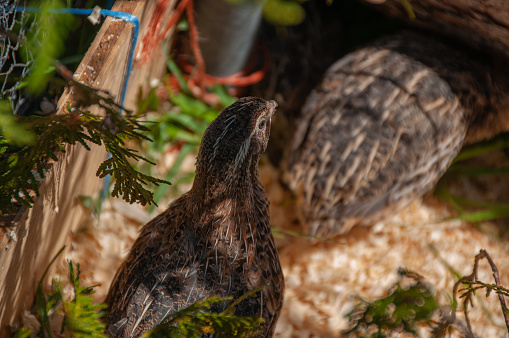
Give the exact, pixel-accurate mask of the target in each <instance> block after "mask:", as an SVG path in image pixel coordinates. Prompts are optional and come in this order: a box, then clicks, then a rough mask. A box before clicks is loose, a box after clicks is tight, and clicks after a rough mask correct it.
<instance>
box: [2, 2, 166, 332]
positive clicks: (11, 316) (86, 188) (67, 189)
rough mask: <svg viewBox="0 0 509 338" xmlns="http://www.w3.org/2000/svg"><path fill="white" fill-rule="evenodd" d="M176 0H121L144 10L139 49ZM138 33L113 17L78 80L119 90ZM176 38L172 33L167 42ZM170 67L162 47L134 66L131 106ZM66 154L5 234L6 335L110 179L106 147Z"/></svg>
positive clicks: (120, 6) (125, 6) (127, 8)
mask: <svg viewBox="0 0 509 338" xmlns="http://www.w3.org/2000/svg"><path fill="white" fill-rule="evenodd" d="M170 2H171V3H170ZM161 4H169V6H161ZM173 5H174V0H168V1H164V0H161V1H158V2H156V1H149V0H136V1H135V0H131V1H127V0H125V1H120V0H119V1H117V2H116V3H115V5H114V7H113V9H112V10H115V11H122V12H128V13H132V14H134V15H136V16H138V18H139V20H140V35H139V40H138V46H137V52H139V50H140V48H139V45H140V41H143V37H144V35H145V33H146V32H150V31H151V30H153V29H157V30H158V32H162V30H163V29H164V28H165V27H164V24H163V25H159V26H157V27H156V28H154V27H152V26H151V22H152V25H153V20H152V19H153V14H154V13H156V11H155V10H156V8H157V11H161V8H162V9H163V10H164V15H163V18H164V19H163V21H162V23H164V22H166V19H167V18H168V17H169V15H170V14H171V9H172V8H173ZM157 6H159V7H157ZM160 26H162V27H160ZM131 34H132V25H131V24H129V23H126V22H124V21H122V20H119V19H112V18H107V19H105V21H104V23H103V25H102V27H101V29H100V31H99V33H98V34H97V36H96V38H95V40H94V42H93V43H92V45H91V47H90V48H89V50H88V52H87V54H86V55H85V57H84V58H83V60H82V62H81V64H80V66H79V67H78V69H77V71H76V73H75V75H74V78H75V79H76V80H78V81H80V82H83V83H85V84H87V85H90V86H92V87H94V88H100V89H104V90H108V91H109V92H110V93H111V94H113V95H115V96H118V95H119V94H120V92H121V88H122V83H123V78H124V75H125V70H126V65H127V55H128V50H129V48H130V42H131ZM169 36H171V31H170V32H169V33H168V35H167V37H166V39H165V40H166V41H168V39H169ZM158 48H159V47H158ZM164 70H165V60H164V58H163V57H161V54H160V53H159V52H157V51H156V52H154V53H152V54H151V56H150V59H149V60H148V62H145V63H143V64H135V65H134V67H133V72H132V74H131V79H130V82H129V87H128V90H127V96H126V97H127V98H128V100H127V102H126V103H127V107H128V108H134V105H135V98H136V96H137V93H138V91H139V89H140V88H143V90H144V92H146V91H147V88H148V84H149V81H150V80H151V79H152V78H160V77H161V76H162V74H163V73H164ZM66 102H73V97H72V92H71V93H70V92H69V91H67V92H66V93H65V94H64V95H62V97H61V98H60V101H59V108H60V109H59V112H60V113H61V111H62V109H65V108H63V107H65V105H66ZM91 111H92V112H94V113H100V111H99V110H98V109H97V108H96V107H91ZM58 157H59V161H58V162H56V163H54V164H53V166H52V167H51V169H50V170H49V171H48V173H47V176H46V179H45V181H44V182H43V183H42V184H41V187H40V197H39V198H37V199H36V203H35V204H34V206H33V208H31V209H23V210H21V211H20V212H19V213H18V215H17V216H16V218H15V220H14V222H13V224H12V227H11V228H10V229H8V230H7V231H4V233H3V234H2V233H1V232H0V262H2V263H1V264H0V337H6V336H9V335H10V331H11V330H10V326H11V325H12V326H16V324H19V322H20V319H21V314H22V312H23V311H24V310H25V309H29V308H30V306H31V305H32V303H33V300H34V295H35V291H36V288H37V283H38V281H39V280H40V279H41V278H42V275H43V273H44V270H45V268H46V267H47V266H48V264H49V262H50V260H51V259H52V258H53V257H54V256H55V254H56V253H57V252H58V251H59V250H60V248H62V246H63V245H64V244H67V246H69V245H68V244H69V242H70V239H69V234H70V232H71V231H75V230H77V229H78V227H79V225H80V224H81V223H82V222H83V221H84V219H85V218H86V217H88V216H89V213H88V211H87V210H86V209H85V208H83V207H82V206H81V204H80V202H79V200H78V196H79V195H87V196H97V195H98V193H99V191H100V189H101V187H102V180H99V179H98V178H97V177H96V176H95V173H96V171H97V168H98V166H99V164H100V163H101V162H102V161H104V159H105V158H106V153H105V151H104V149H103V148H102V147H97V146H93V147H92V150H91V151H86V150H85V149H84V148H83V147H82V146H80V145H77V146H67V147H66V153H62V154H59V156H58ZM82 263H83V264H86V262H82Z"/></svg>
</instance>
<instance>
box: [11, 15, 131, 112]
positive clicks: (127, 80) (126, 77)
mask: <svg viewBox="0 0 509 338" xmlns="http://www.w3.org/2000/svg"><path fill="white" fill-rule="evenodd" d="M23 11H24V12H27V13H41V12H42V9H40V8H37V7H21V6H20V7H16V12H23ZM47 11H48V13H52V14H75V15H90V14H92V11H93V10H92V9H83V8H50V9H48V10H47ZM100 14H101V15H102V16H111V17H114V18H118V19H122V20H124V21H127V22H130V23H132V24H133V35H132V38H131V50H130V51H129V60H128V63H127V74H126V76H125V79H124V85H123V87H122V96H121V98H120V105H121V106H122V107H123V106H124V101H125V95H126V92H127V85H128V83H129V77H130V75H131V69H132V67H133V60H134V50H135V48H136V43H137V41H138V34H139V32H140V21H139V20H138V17H137V16H136V15H133V14H130V13H125V12H118V11H110V10H107V9H101V12H100ZM120 112H121V113H122V108H121V109H120Z"/></svg>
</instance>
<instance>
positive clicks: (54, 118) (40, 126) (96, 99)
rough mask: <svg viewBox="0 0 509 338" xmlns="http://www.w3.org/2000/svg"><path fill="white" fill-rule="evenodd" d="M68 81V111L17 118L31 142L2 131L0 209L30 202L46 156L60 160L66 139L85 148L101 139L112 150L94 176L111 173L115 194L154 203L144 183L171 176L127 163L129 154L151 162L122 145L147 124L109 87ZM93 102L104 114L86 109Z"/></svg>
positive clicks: (137, 136)
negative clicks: (24, 142) (70, 100)
mask: <svg viewBox="0 0 509 338" xmlns="http://www.w3.org/2000/svg"><path fill="white" fill-rule="evenodd" d="M70 83H71V85H72V87H73V89H74V91H75V99H76V102H75V103H74V104H73V106H74V107H71V105H70V104H68V107H67V110H68V113H65V114H54V115H50V116H29V117H24V118H17V119H19V120H20V121H22V122H23V123H24V125H25V126H26V129H27V130H28V131H29V132H31V133H33V134H34V135H36V140H35V142H33V143H31V144H27V145H23V146H19V145H18V144H17V143H16V142H14V141H11V140H10V139H7V138H6V137H3V135H1V134H0V212H2V213H8V212H14V211H16V210H17V205H26V206H29V207H30V206H31V205H32V204H33V203H34V200H33V196H34V195H36V196H37V195H39V189H38V182H39V181H41V180H42V179H43V178H44V176H45V170H46V169H47V167H48V165H47V163H48V161H49V160H50V159H51V160H54V161H58V157H57V154H58V153H59V152H60V153H61V152H65V149H66V148H65V145H66V144H70V145H75V144H76V143H80V144H82V145H83V146H84V147H85V148H86V149H87V150H90V147H89V143H93V144H97V145H102V144H104V146H105V148H106V150H107V151H108V152H110V153H111V157H110V158H108V159H107V160H106V161H105V162H103V163H102V164H101V165H100V166H99V169H98V170H97V176H99V177H104V176H106V175H108V174H110V175H112V176H113V177H114V178H115V183H114V187H113V192H112V195H113V196H115V197H122V198H123V199H124V200H126V201H128V202H130V203H135V202H137V203H141V204H143V205H145V204H147V203H149V204H150V203H155V202H154V200H153V193H152V192H150V191H149V190H147V189H145V187H144V186H145V185H147V184H149V183H151V184H155V185H159V184H161V183H166V184H169V182H167V181H165V180H161V179H157V178H154V177H151V176H149V175H145V174H143V173H141V172H139V171H138V170H136V169H135V168H134V167H133V166H131V164H130V163H129V160H134V161H139V160H144V161H147V162H149V163H152V162H150V161H148V160H147V159H146V158H144V157H143V156H141V155H139V154H137V152H136V150H134V149H130V148H128V147H127V146H126V141H127V140H129V139H137V140H140V139H144V140H149V138H148V137H147V136H144V135H143V133H144V132H146V131H148V128H147V127H145V126H144V125H142V124H141V123H140V122H139V121H138V119H139V116H137V115H135V114H132V113H131V112H125V113H124V114H123V115H121V114H120V111H121V107H120V106H119V105H117V104H116V103H115V102H114V99H113V97H112V96H111V95H109V94H108V93H107V92H103V91H98V90H95V89H92V88H90V87H87V86H85V85H83V84H80V83H77V82H74V81H72V80H71V81H70ZM92 105H98V106H99V107H101V108H102V109H103V110H104V112H105V114H104V115H95V114H92V113H91V112H90V111H86V110H85V109H84V108H86V107H89V106H92ZM76 107H78V108H76ZM152 164H153V163H152ZM31 191H32V193H31Z"/></svg>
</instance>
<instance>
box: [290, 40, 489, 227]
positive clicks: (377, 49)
mask: <svg viewBox="0 0 509 338" xmlns="http://www.w3.org/2000/svg"><path fill="white" fill-rule="evenodd" d="M495 92H496V90H495V87H494V84H493V83H492V82H490V81H489V76H488V71H487V69H486V68H485V67H483V66H482V65H480V64H479V63H477V62H475V61H474V60H471V59H470V58H468V57H466V56H465V55H463V54H462V53H460V52H456V51H455V50H452V49H450V48H449V47H448V46H446V45H444V44H442V43H440V42H438V41H435V40H431V39H428V38H425V37H422V36H420V35H418V34H413V33H404V34H400V35H397V36H392V37H387V38H384V39H381V40H379V41H377V42H375V43H374V44H372V45H370V46H367V47H364V48H362V49H359V50H357V51H355V52H353V53H350V54H348V55H346V56H345V57H343V58H342V59H340V60H339V61H337V62H336V63H335V64H333V65H332V66H331V67H330V68H329V69H328V70H327V72H326V73H325V75H324V77H323V80H322V82H321V83H320V84H319V85H318V86H317V87H316V88H315V90H313V92H312V93H311V94H310V95H309V96H308V98H307V101H306V104H305V106H304V107H303V109H302V116H301V118H300V120H299V121H297V130H296V132H295V135H294V138H293V140H292V149H291V154H290V156H289V165H288V168H289V171H288V173H287V175H286V177H287V181H288V182H289V186H290V188H291V189H293V191H294V192H295V193H296V194H297V196H299V198H300V199H301V201H302V204H303V208H302V210H303V213H302V216H303V218H304V222H305V223H306V224H309V226H310V229H309V231H310V233H312V234H313V235H318V236H321V237H331V236H334V235H338V234H340V233H345V232H347V231H348V230H349V229H350V228H351V226H352V225H355V224H357V223H362V222H366V223H369V222H372V221H374V220H377V219H379V218H381V217H383V216H384V215H386V214H387V213H390V212H391V211H393V210H395V209H398V208H400V207H402V206H404V205H406V204H408V203H409V202H410V201H411V200H412V199H413V198H415V197H418V196H420V195H422V194H424V193H425V192H426V191H428V190H430V189H431V188H432V187H433V186H434V185H435V184H436V182H437V181H438V179H439V178H440V176H441V175H442V174H443V173H444V172H445V170H446V169H447V168H448V166H449V165H450V163H451V161H452V160H453V158H454V157H455V156H456V154H457V153H458V152H459V150H460V148H461V145H462V144H463V140H464V138H465V135H466V131H467V128H468V127H469V124H470V123H471V122H472V121H473V120H474V118H475V117H476V116H480V115H487V114H489V111H490V109H492V107H493V105H492V102H491V101H490V100H491V97H490V93H495Z"/></svg>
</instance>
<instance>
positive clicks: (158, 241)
mask: <svg viewBox="0 0 509 338" xmlns="http://www.w3.org/2000/svg"><path fill="white" fill-rule="evenodd" d="M183 203H184V202H182V198H181V199H179V200H177V201H175V202H174V203H173V204H172V205H171V206H170V208H169V209H168V210H167V211H166V212H164V213H162V214H161V215H159V216H157V217H156V218H154V219H153V220H152V221H151V222H150V223H148V224H147V225H146V226H145V227H144V229H143V230H142V232H141V234H140V237H139V238H138V240H137V241H136V243H135V244H134V245H133V248H132V250H131V253H130V254H129V256H128V258H127V259H126V261H125V262H124V263H123V265H122V266H121V268H120V269H119V270H118V272H117V274H116V276H115V278H114V281H113V283H112V286H111V287H110V291H109V294H108V297H107V300H106V302H107V303H108V304H109V306H110V314H109V316H108V322H109V323H110V325H109V327H108V332H109V333H110V335H112V336H115V337H131V336H138V335H140V334H141V333H143V332H146V331H148V330H150V329H151V328H153V327H154V326H156V325H157V324H159V323H160V322H161V321H162V320H163V319H164V318H165V317H166V316H167V315H169V314H171V313H173V312H176V311H178V310H179V309H181V308H183V307H185V304H187V303H189V301H190V299H189V298H190V297H197V296H199V294H198V292H194V293H193V290H192V289H193V287H195V286H194V283H193V281H194V279H193V276H194V275H195V273H196V271H195V269H194V268H193V265H192V264H187V263H188V262H187V260H188V259H189V257H192V255H193V252H190V250H191V251H192V250H193V249H192V248H193V244H192V243H194V240H193V239H192V238H188V237H186V236H185V235H184V236H182V234H180V235H181V236H177V234H179V231H180V230H179V228H182V227H179V220H181V219H182V217H181V212H182V211H181V210H182V204H183ZM177 237H178V238H179V239H180V243H181V245H180V246H177V245H173V244H174V243H172V242H173V241H175V240H176V238H177ZM190 243H191V244H190ZM179 267H181V268H179ZM192 302H193V301H191V303H192Z"/></svg>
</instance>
